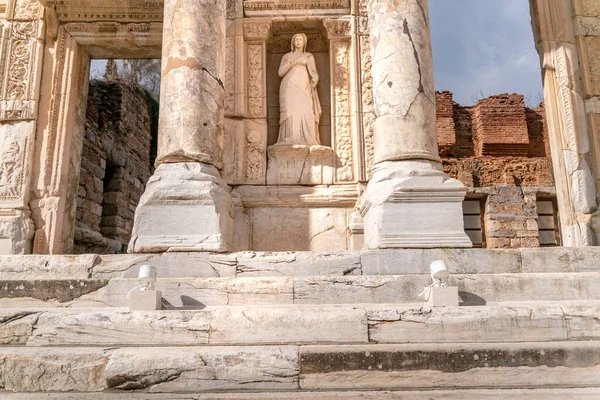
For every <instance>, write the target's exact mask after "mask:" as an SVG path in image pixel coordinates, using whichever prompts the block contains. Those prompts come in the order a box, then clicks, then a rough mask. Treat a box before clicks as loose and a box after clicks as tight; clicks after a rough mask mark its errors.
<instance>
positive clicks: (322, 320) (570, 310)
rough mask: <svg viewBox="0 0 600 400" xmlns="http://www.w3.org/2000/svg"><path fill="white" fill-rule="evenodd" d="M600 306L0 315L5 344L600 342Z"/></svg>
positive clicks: (275, 308) (392, 306)
mask: <svg viewBox="0 0 600 400" xmlns="http://www.w3.org/2000/svg"><path fill="white" fill-rule="evenodd" d="M598 315H600V301H595V302H593V301H585V302H578V303H570V304H566V303H565V304H557V303H535V304H527V303H525V304H519V305H514V304H494V305H489V306H480V307H433V308H432V307H428V306H424V305H423V304H408V305H400V304H364V305H333V306H323V305H272V306H264V305H260V306H235V307H231V306H222V307H207V308H205V309H204V310H193V311H129V310H126V309H106V308H105V309H70V308H62V309H32V310H28V311H27V312H24V311H22V310H20V309H14V310H11V309H4V310H1V311H0V339H1V340H2V341H1V343H2V344H4V345H13V346H14V345H28V346H157V345H158V346H161V345H162V346H166V345H168V346H198V345H227V344H235V345H261V344H262V345H281V344H300V345H302V344H330V343H331V344H333V343H340V344H360V343H368V342H371V343H469V342H519V341H531V342H537V341H541V342H544V341H566V340H600V321H599V319H598Z"/></svg>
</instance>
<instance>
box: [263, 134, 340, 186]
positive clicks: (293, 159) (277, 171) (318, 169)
mask: <svg viewBox="0 0 600 400" xmlns="http://www.w3.org/2000/svg"><path fill="white" fill-rule="evenodd" d="M268 155H269V160H268V163H267V185H329V184H332V183H333V172H334V168H333V163H334V157H333V149H331V148H330V147H326V146H302V145H278V144H276V145H273V146H269V148H268Z"/></svg>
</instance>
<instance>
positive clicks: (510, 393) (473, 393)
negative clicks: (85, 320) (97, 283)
mask: <svg viewBox="0 0 600 400" xmlns="http://www.w3.org/2000/svg"><path fill="white" fill-rule="evenodd" d="M0 398H2V399H6V400H39V399H40V398H43V399H45V400H122V399H123V394H122V393H52V394H44V395H43V397H40V394H39V393H35V394H31V393H29V394H28V393H17V394H9V393H6V392H4V393H3V392H0ZM599 398H600V388H584V389H581V388H569V389H488V390H481V389H471V390H460V389H459V390H411V391H404V390H402V391H389V390H381V391H349V392H346V391H344V392H324V391H318V392H279V393H269V392H261V393H218V394H167V393H128V394H127V399H129V400H154V399H164V400H317V399H318V400H424V399H425V400H428V399H435V400H506V399H511V400H538V399H544V400H598V399H599Z"/></svg>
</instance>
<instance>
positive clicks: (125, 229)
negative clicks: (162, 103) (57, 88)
mask: <svg viewBox="0 0 600 400" xmlns="http://www.w3.org/2000/svg"><path fill="white" fill-rule="evenodd" d="M153 112H154V111H153V109H152V106H151V102H150V100H149V98H148V96H147V94H146V92H144V91H143V90H141V89H140V88H139V87H136V86H131V85H127V84H122V83H116V82H98V81H94V82H92V83H90V90H89V95H88V104H87V119H86V126H85V138H84V143H83V154H82V160H81V173H80V183H79V193H78V198H77V214H76V229H75V252H77V253H121V252H125V251H126V249H127V243H128V241H129V239H130V236H131V230H132V228H133V216H134V212H135V208H136V207H137V204H138V202H139V199H140V196H141V195H142V193H143V191H144V187H145V185H146V182H147V181H148V179H149V178H150V176H151V175H152V171H153V169H152V165H153V163H154V155H153V153H155V149H154V147H155V146H154V140H153V133H152V131H153V129H152V128H153Z"/></svg>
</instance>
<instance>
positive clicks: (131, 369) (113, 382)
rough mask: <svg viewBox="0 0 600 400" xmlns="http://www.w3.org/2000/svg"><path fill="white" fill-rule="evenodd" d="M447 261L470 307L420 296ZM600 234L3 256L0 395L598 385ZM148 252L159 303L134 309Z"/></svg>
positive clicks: (428, 393)
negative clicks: (539, 239) (464, 244)
mask: <svg viewBox="0 0 600 400" xmlns="http://www.w3.org/2000/svg"><path fill="white" fill-rule="evenodd" d="M436 259H443V260H445V261H446V262H447V264H448V266H449V270H450V272H451V273H452V276H451V280H450V284H452V285H456V286H458V287H459V294H460V296H461V300H462V302H461V306H459V307H442V308H431V307H429V306H426V305H425V304H424V303H423V302H422V300H421V299H420V298H418V297H417V294H418V293H419V292H420V291H421V290H422V288H423V287H424V286H426V285H427V284H428V283H429V277H428V273H429V263H430V262H431V261H433V260H436ZM598 260H600V249H597V248H574V249H573V248H571V249H569V248H545V249H516V250H512V249H511V250H481V249H462V250H460V249H456V250H454V249H432V250H389V251H372V252H342V253H316V252H304V253H255V252H244V253H234V254H202V253H165V254H157V255H119V256H98V255H83V256H2V257H0V344H2V346H0V399H73V400H75V399H86V400H88V399H94V400H95V399H100V400H101V399H107V400H108V399H111V400H112V399H134V400H135V399H155V398H156V399H159V398H160V399H163V398H164V399H197V400H203V399H240V400H241V399H248V400H250V399H280V400H283V399H290V400H291V399H402V400H412V399H447V400H455V399H456V400H458V399H466V400H470V399H484V400H486V399H506V398H511V399H516V400H520V399H549V400H553V399H557V400H558V399H561V400H562V399H577V400H579V399H586V400H588V399H598V398H600V290H599V288H598V287H599V285H598V283H600V262H599V261H598ZM142 264H152V265H154V266H156V267H157V269H158V274H159V276H160V278H159V281H158V288H159V290H162V291H163V307H164V309H163V310H161V311H129V309H128V307H127V305H128V303H127V299H126V295H127V292H128V291H129V290H130V289H131V288H133V287H134V286H136V285H137V279H136V278H135V277H136V276H137V270H138V268H139V266H140V265H142Z"/></svg>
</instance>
